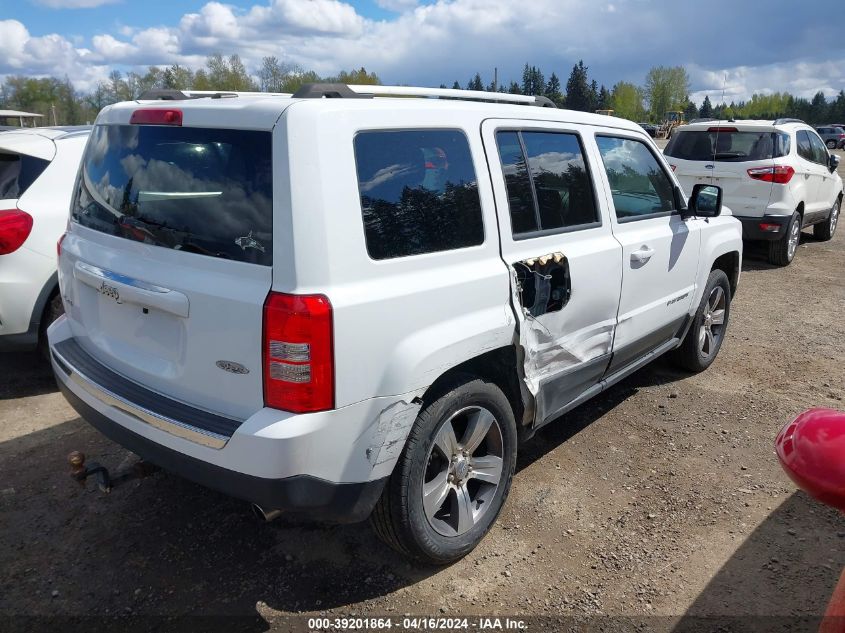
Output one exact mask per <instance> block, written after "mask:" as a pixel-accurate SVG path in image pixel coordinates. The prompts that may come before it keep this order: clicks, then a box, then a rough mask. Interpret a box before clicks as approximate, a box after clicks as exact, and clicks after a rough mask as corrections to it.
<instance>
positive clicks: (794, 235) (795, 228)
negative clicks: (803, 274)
mask: <svg viewBox="0 0 845 633" xmlns="http://www.w3.org/2000/svg"><path fill="white" fill-rule="evenodd" d="M800 242H801V222H800V220H798V219H796V220H795V221H794V222H793V223H792V224H790V225H789V244H787V247H786V254H787V257H788V258H789V261H792V258H793V257H795V251H796V250H798V244H799V243H800Z"/></svg>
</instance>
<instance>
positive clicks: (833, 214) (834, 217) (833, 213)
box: [829, 200, 839, 236]
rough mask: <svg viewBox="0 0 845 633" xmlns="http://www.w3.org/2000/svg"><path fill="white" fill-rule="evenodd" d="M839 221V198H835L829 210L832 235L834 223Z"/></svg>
mask: <svg viewBox="0 0 845 633" xmlns="http://www.w3.org/2000/svg"><path fill="white" fill-rule="evenodd" d="M838 221H839V200H837V201H836V202H835V203H834V205H833V209H831V210H830V220H829V222H830V234H831V236H832V235H833V232H834V231H835V230H836V223H837V222H838Z"/></svg>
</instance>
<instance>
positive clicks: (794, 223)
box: [769, 211, 801, 266]
mask: <svg viewBox="0 0 845 633" xmlns="http://www.w3.org/2000/svg"><path fill="white" fill-rule="evenodd" d="M800 243H801V216H800V215H799V214H798V212H797V211H796V212H795V213H793V214H792V219H790V221H789V225H788V226H787V227H786V233H784V235H783V237H782V238H780V239H779V240H778V241H776V242H769V263H770V264H774V265H775V266H789V264H791V263H792V260H793V259H795V253H797V252H798V245H799V244H800Z"/></svg>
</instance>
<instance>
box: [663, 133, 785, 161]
mask: <svg viewBox="0 0 845 633" xmlns="http://www.w3.org/2000/svg"><path fill="white" fill-rule="evenodd" d="M788 153H789V135H788V134H783V133H779V132H772V131H762V132H724V131H719V132H715V131H712V132H711V131H704V130H702V131H700V132H698V131H686V132H683V131H682V132H675V134H673V135H672V139H671V140H670V141H669V144H668V145H667V146H666V149H665V150H664V151H663V154H664V155H666V156H671V157H673V158H679V159H681V160H701V161H713V160H714V159H715V160H716V161H720V162H721V161H724V162H744V161H754V160H770V159H772V158H779V157H781V156H785V155H786V154H788Z"/></svg>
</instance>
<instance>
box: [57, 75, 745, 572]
mask: <svg viewBox="0 0 845 633" xmlns="http://www.w3.org/2000/svg"><path fill="white" fill-rule="evenodd" d="M374 93H375V94H374ZM385 95H386V96H387V98H382V97H384V96H385ZM392 95H401V96H408V95H410V96H412V97H413V96H414V95H416V96H417V97H448V99H438V98H390V96H392ZM172 96H176V97H177V98H179V100H171V101H164V102H162V101H151V100H143V101H137V102H129V103H120V104H116V105H113V106H111V107H108V108H106V109H104V110H103V111H102V112H101V113H100V115H99V116H98V118H97V121H96V125H95V127H94V131H93V133H92V136H91V139H90V142H89V144H88V149H87V151H86V154H85V156H84V158H83V164H82V169H81V172H80V174H79V178H78V181H77V182H78V185H77V191H76V194H75V196H74V199H73V202H72V208H71V221H70V225H69V229H68V232H67V234H66V236H65V238H64V240H63V242H62V248H61V256H60V258H59V271H60V274H59V279H60V284H61V293H62V298H63V300H64V303H65V308H66V315H65V317H63V318H61V319H59V320H58V321H57V322H56V323H55V324H54V325H53V326H52V327H51V328H50V330H49V337H50V349H51V352H52V360H53V368H54V371H55V374H56V377H57V379H58V382H59V385H60V387H61V389H62V391H63V392H64V394H65V395H66V397H67V399H68V400H69V401H70V403H71V404H72V405H73V406H74V407H75V408H76V409H77V411H78V412H79V413H80V414H81V415H82V416H83V417H84V418H85V419H87V420H88V421H89V422H90V423H91V424H92V425H94V426H95V427H96V428H98V429H99V430H100V431H101V432H102V433H104V434H105V435H107V436H108V437H110V438H112V439H113V440H115V441H117V442H118V443H120V444H122V445H124V446H125V447H127V448H129V449H131V450H132V451H134V452H136V453H137V454H139V455H140V456H142V457H144V458H145V459H147V460H149V461H151V462H154V463H157V464H159V465H160V466H162V467H164V468H166V469H169V470H171V471H173V472H176V473H179V474H182V475H183V476H185V477H187V478H189V479H192V480H194V481H197V482H200V483H202V484H204V485H207V486H209V487H212V488H216V489H218V490H221V491H224V492H226V493H228V494H231V495H233V496H236V497H240V498H242V499H246V500H248V501H251V502H253V503H254V504H257V505H258V506H260V507H261V508H263V510H261V512H262V513H263V514H264V515H265V516H274V515H275V514H277V513H278V512H277V511H279V510H281V511H286V512H292V513H297V514H302V515H306V516H308V517H313V518H320V519H332V520H338V521H356V520H361V519H364V518H366V517H368V516H370V515H372V522H373V524H374V526H375V528H376V530H377V532H378V533H379V535H380V536H381V537H382V538H383V539H384V540H385V541H387V542H388V543H389V544H390V545H391V546H393V547H395V548H396V549H398V550H400V551H402V552H405V553H408V554H410V555H413V556H415V557H418V558H420V559H423V560H428V561H432V562H437V563H445V562H448V561H451V560H454V559H456V558H458V557H460V556H463V555H464V554H466V553H467V552H469V551H470V550H471V549H472V548H473V547H474V546H475V545H476V544H477V543H478V542H479V540H480V539H481V538H482V537H483V536H484V534H485V533H486V532H487V530H488V529H489V528H490V526H491V524H492V523H493V521H494V520H495V518H496V516H497V515H498V513H499V511H500V509H501V507H502V504H503V503H504V501H505V498H506V497H507V494H508V490H509V488H510V484H511V478H512V477H513V473H514V468H515V465H516V450H517V440H518V439H519V438H523V439H524V438H527V437H529V436H530V435H531V434H532V433H533V432H534V431H535V430H536V429H538V428H539V427H541V426H543V425H544V424H547V423H550V422H553V421H555V420H557V419H558V418H560V417H561V415H562V414H564V413H565V412H567V411H569V410H570V409H572V408H573V407H575V406H577V405H578V404H580V403H581V402H584V401H585V400H586V399H588V398H590V397H591V396H594V395H596V394H598V393H600V392H601V391H603V390H604V389H607V388H608V387H609V386H611V385H612V384H614V383H616V382H617V381H618V380H620V379H621V378H623V377H625V376H627V375H628V374H630V373H631V372H633V371H635V370H636V369H638V368H640V367H642V366H643V365H645V364H646V363H648V362H649V361H651V360H653V359H654V358H656V357H657V356H659V355H661V354H663V353H664V352H669V351H673V353H674V354H675V356H676V359H677V360H678V361H679V362H680V363H681V364H682V365H683V366H684V367H686V368H688V369H690V370H693V371H700V370H703V369H705V368H706V367H707V366H709V365H710V363H712V362H713V359H714V358H715V357H716V354H717V353H718V351H719V348H720V345H721V344H722V341H723V340H724V336H725V330H726V327H727V324H728V317H729V313H730V304H731V297H732V296H733V293H734V292H735V291H736V286H737V282H738V278H739V270H740V264H741V254H742V239H741V227H740V224H739V222H737V221H736V220H735V219H734V218H732V217H730V214H729V212H728V211H727V210H725V211H724V213H722V214H721V216H720V211H721V210H722V208H721V194H720V191H719V189H718V187H708V186H704V187H699V188H696V190H695V192H694V193H693V196H692V198H691V200H690V202H689V205H688V203H687V201H685V200H684V198H683V197H682V193H681V189H680V187H679V186H678V184H677V181H676V180H675V178H674V177H673V176H672V173H671V170H670V169H669V166H668V165H667V164H666V162H665V161H664V159H663V157H662V155H661V154H660V152H659V151H658V150H657V148H656V147H655V145H654V143H653V142H652V140H651V139H650V138H649V137H648V135H647V134H646V133H645V132H644V131H643V130H642V129H641V128H639V126H637V125H635V124H634V123H630V122H628V121H624V120H622V119H615V118H609V117H602V116H597V115H593V114H584V113H581V112H570V111H566V110H557V109H554V108H546V107H542V108H541V107H535V106H536V105H540V104H543V103H544V100H543V99H542V98H537V99H535V98H534V97H524V96H514V95H501V94H496V93H483V92H479V93H476V92H466V91H451V90H429V89H415V88H407V87H403V88H400V87H393V88H391V87H383V86H379V87H376V86H370V87H365V86H351V87H350V86H345V85H311V86H306V87H305V88H303V89H302V90H301V91H299V92H298V93H296V94H294V95H293V96H290V95H287V96H278V95H277V96H268V95H263V96H261V95H259V96H256V95H236V94H228V95H226V94H222V95H215V96H216V97H217V98H211V97H208V96H205V95H202V94H189V95H172ZM376 96H377V97H378V98H375V97H376ZM182 97H184V98H182ZM188 97H191V98H188ZM197 97H198V98H197ZM322 97H332V98H322ZM496 101H499V102H500V103H496Z"/></svg>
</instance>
